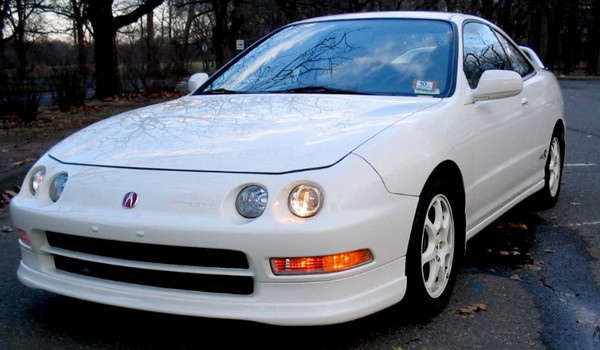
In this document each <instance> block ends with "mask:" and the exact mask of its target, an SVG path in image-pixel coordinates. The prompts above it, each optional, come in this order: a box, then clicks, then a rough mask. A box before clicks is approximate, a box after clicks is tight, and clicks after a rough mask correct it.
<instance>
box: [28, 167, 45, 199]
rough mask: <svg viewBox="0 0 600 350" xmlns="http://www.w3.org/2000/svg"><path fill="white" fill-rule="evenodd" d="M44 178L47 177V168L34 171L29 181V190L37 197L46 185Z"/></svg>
mask: <svg viewBox="0 0 600 350" xmlns="http://www.w3.org/2000/svg"><path fill="white" fill-rule="evenodd" d="M44 177H46V168H38V169H36V170H34V172H33V173H32V174H31V178H30V179H29V190H30V191H31V193H32V194H33V195H35V194H36V193H37V192H38V191H39V190H40V188H41V187H42V183H44Z"/></svg>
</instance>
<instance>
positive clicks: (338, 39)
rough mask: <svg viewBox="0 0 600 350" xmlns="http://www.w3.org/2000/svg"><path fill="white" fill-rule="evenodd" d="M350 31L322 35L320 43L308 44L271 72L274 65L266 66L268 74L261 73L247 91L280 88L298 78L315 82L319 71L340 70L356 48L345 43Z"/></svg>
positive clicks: (297, 80) (331, 72)
mask: <svg viewBox="0 0 600 350" xmlns="http://www.w3.org/2000/svg"><path fill="white" fill-rule="evenodd" d="M348 35H349V32H347V31H344V32H343V33H336V32H332V33H330V34H328V35H327V36H325V37H324V38H323V39H322V40H321V41H320V42H318V43H317V44H316V45H314V46H313V47H311V48H310V49H309V50H308V51H306V52H304V53H303V54H301V55H300V56H298V57H297V58H295V59H294V60H292V61H291V62H290V63H288V64H287V65H285V66H284V67H282V68H281V69H280V70H279V71H278V72H276V73H275V74H273V72H271V70H273V67H270V66H269V67H266V68H265V69H266V70H268V72H267V74H264V75H263V72H260V73H259V74H258V75H259V76H260V77H267V79H263V80H258V81H257V82H256V83H255V84H253V86H252V87H251V88H250V90H258V91H261V90H269V89H270V88H272V87H273V86H277V87H278V88H279V89H281V88H282V87H284V86H285V85H288V84H290V83H292V84H293V83H296V82H299V81H303V80H306V81H316V80H318V79H319V76H320V75H321V74H322V73H326V74H329V75H330V76H331V75H333V72H334V71H335V70H336V69H339V68H340V67H341V66H342V65H343V63H344V62H345V61H351V60H352V57H347V56H345V55H346V54H348V53H350V52H352V51H353V50H356V48H355V47H352V45H350V44H349V43H348Z"/></svg>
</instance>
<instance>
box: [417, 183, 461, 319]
mask: <svg viewBox="0 0 600 350" xmlns="http://www.w3.org/2000/svg"><path fill="white" fill-rule="evenodd" d="M456 209H457V210H458V208H456ZM458 221H459V222H460V220H458ZM459 232H460V230H457V217H456V216H455V213H454V208H453V196H452V193H451V192H450V191H448V190H447V189H446V188H445V186H444V185H443V183H442V182H440V181H434V182H433V184H431V185H430V186H429V187H428V188H426V189H425V190H424V192H423V194H422V196H421V199H420V200H419V204H418V207H417V212H416V214H415V219H414V222H413V228H412V232H411V237H410V243H409V247H408V254H407V271H406V272H407V277H408V289H407V301H406V305H408V306H409V307H410V308H413V309H415V310H414V311H415V312H417V313H418V314H419V315H421V316H424V317H431V316H433V315H435V314H437V313H439V312H440V311H441V310H442V309H443V308H444V307H445V305H446V304H447V303H448V300H449V299H450V295H451V293H452V289H453V286H454V282H455V280H456V274H457V272H456V271H457V262H458V260H459V259H458V253H459V252H461V251H462V249H461V248H460V244H462V243H459V242H462V239H459V238H460V236H459Z"/></svg>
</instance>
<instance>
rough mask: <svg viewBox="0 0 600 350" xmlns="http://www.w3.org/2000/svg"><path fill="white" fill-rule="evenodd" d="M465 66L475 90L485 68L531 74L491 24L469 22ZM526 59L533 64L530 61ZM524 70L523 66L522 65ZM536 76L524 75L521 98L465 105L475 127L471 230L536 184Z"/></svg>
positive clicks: (470, 186)
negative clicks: (533, 108) (514, 58)
mask: <svg viewBox="0 0 600 350" xmlns="http://www.w3.org/2000/svg"><path fill="white" fill-rule="evenodd" d="M463 38H464V39H463V51H464V60H463V65H464V67H463V69H464V72H465V75H466V77H467V80H468V82H469V85H470V87H471V89H475V88H476V87H477V84H478V81H479V78H480V77H481V74H483V72H484V71H486V70H490V69H501V70H515V71H517V72H518V73H520V74H521V76H525V77H528V76H532V75H534V73H535V70H534V69H533V68H532V67H531V66H529V67H527V68H524V69H520V71H519V70H516V69H514V68H515V66H516V64H515V63H513V62H511V58H510V57H509V55H508V52H509V51H510V50H507V49H506V48H505V47H504V46H503V45H502V43H501V41H505V42H507V41H506V39H505V38H503V37H500V34H499V33H497V32H495V31H494V30H493V29H492V28H491V27H489V26H488V25H486V24H483V23H479V22H469V23H467V24H465V26H464V32H463ZM525 63H527V64H529V63H528V62H527V61H526V60H525ZM521 68H522V67H521ZM532 83H533V80H532V79H524V82H523V90H522V92H521V93H520V94H518V95H517V96H512V97H508V98H503V99H498V100H489V101H478V102H475V103H472V104H469V105H468V106H466V112H467V118H466V120H468V122H469V124H470V128H471V131H472V132H471V140H470V146H471V149H472V150H473V154H472V160H473V162H474V163H473V167H472V174H471V175H472V176H473V178H472V179H471V181H470V182H469V184H468V185H467V186H468V188H467V206H468V207H467V212H468V213H470V214H471V215H470V216H468V218H467V220H468V222H467V225H468V228H472V227H474V226H475V225H477V224H479V223H481V222H483V221H484V220H485V219H486V218H488V217H489V215H491V214H493V213H496V212H498V211H499V210H502V209H503V208H505V207H506V206H507V205H508V204H509V203H510V202H511V201H512V200H514V199H515V198H516V197H517V196H519V195H520V194H522V193H523V192H524V191H525V190H526V189H527V188H528V187H530V186H532V181H533V176H534V173H535V164H534V162H533V160H534V159H533V158H534V157H536V156H537V155H535V154H534V152H533V150H534V149H535V147H534V146H535V144H536V138H537V136H536V135H535V133H536V125H535V124H536V121H535V120H536V118H535V116H534V115H533V114H532V113H531V108H530V99H532V98H535V96H533V95H534V92H533V91H534V87H533V86H532Z"/></svg>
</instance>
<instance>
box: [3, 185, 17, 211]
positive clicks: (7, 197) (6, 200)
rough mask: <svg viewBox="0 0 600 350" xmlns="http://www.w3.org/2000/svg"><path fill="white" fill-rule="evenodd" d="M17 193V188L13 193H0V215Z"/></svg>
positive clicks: (10, 191)
mask: <svg viewBox="0 0 600 350" xmlns="http://www.w3.org/2000/svg"><path fill="white" fill-rule="evenodd" d="M17 192H19V189H18V188H15V191H12V190H5V191H4V192H2V194H1V195H0V213H1V212H3V211H4V208H6V207H7V206H8V203H9V202H10V200H11V199H12V198H13V197H14V196H16V195H17Z"/></svg>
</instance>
